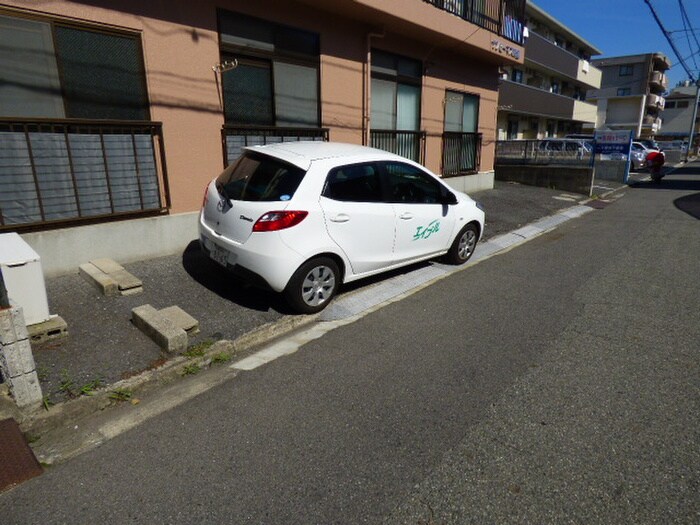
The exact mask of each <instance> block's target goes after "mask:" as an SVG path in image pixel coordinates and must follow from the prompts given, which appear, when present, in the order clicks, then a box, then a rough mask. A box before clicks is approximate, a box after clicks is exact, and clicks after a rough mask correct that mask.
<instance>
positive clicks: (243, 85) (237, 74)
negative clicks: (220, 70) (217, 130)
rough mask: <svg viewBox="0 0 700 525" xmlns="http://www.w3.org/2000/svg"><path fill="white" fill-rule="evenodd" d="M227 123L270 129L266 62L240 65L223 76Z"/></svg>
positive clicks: (270, 114) (240, 62) (268, 81)
mask: <svg viewBox="0 0 700 525" xmlns="http://www.w3.org/2000/svg"><path fill="white" fill-rule="evenodd" d="M222 78H223V85H224V112H225V115H226V122H234V123H236V124H251V125H258V126H271V125H273V124H274V117H273V113H272V73H271V71H270V63H269V62H265V61H262V60H261V61H239V63H238V67H237V68H235V69H231V70H229V71H226V72H225V73H224V74H223V75H222Z"/></svg>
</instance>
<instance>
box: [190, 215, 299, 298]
mask: <svg viewBox="0 0 700 525" xmlns="http://www.w3.org/2000/svg"><path fill="white" fill-rule="evenodd" d="M199 244H200V246H201V247H202V250H203V251H204V252H205V253H207V254H208V255H210V257H211V250H212V245H214V244H215V245H217V246H218V247H220V248H223V249H224V250H226V252H227V260H226V268H227V269H228V270H230V271H231V272H233V273H234V274H235V275H238V276H240V277H242V278H243V279H245V280H246V281H248V282H251V283H252V284H255V285H256V286H260V287H264V288H269V289H271V290H273V291H275V292H281V291H283V290H284V289H285V287H286V286H287V283H288V282H289V279H290V278H291V277H292V274H293V273H294V271H295V270H296V269H297V268H298V267H299V266H300V265H301V264H302V263H303V262H304V261H303V259H302V257H301V256H300V255H298V256H297V255H296V254H295V253H294V252H293V251H292V250H289V249H288V248H287V247H286V246H284V244H283V242H282V240H281V239H280V237H279V233H277V232H265V233H254V234H252V235H251V236H250V237H249V238H248V240H246V242H245V243H236V242H232V241H230V240H229V239H226V238H225V237H222V236H221V235H219V234H217V233H216V232H215V231H214V230H212V229H211V228H210V227H209V226H207V225H206V224H205V223H204V222H203V220H202V216H201V214H200V217H199ZM217 262H219V263H220V261H217ZM222 266H223V265H222Z"/></svg>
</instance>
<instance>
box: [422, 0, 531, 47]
mask: <svg viewBox="0 0 700 525" xmlns="http://www.w3.org/2000/svg"><path fill="white" fill-rule="evenodd" d="M424 1H425V2H428V3H429V4H432V5H434V6H435V7H437V8H438V9H442V10H443V11H447V12H448V13H452V14H453V15H457V16H458V17H460V18H462V19H464V20H466V21H467V22H471V23H472V24H475V25H477V26H479V27H483V28H484V29H486V30H487V31H490V32H492V33H495V34H497V35H500V36H502V37H503V38H506V39H508V40H510V41H511V42H515V43H516V44H520V45H522V44H523V27H524V26H525V23H524V21H525V3H526V0H424Z"/></svg>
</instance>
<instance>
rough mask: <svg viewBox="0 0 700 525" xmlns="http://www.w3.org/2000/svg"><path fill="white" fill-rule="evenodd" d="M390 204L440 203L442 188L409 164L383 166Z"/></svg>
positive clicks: (397, 163) (396, 163)
mask: <svg viewBox="0 0 700 525" xmlns="http://www.w3.org/2000/svg"><path fill="white" fill-rule="evenodd" d="M384 169H385V172H386V177H387V186H388V196H389V200H390V202H403V203H414V204H433V203H439V202H440V195H441V193H442V186H441V185H440V183H439V182H437V181H436V180H435V179H433V178H432V177H431V176H430V175H428V174H427V173H425V172H423V171H422V170H420V169H418V168H416V167H415V166H411V165H409V164H402V163H400V162H387V163H386V164H385V165H384Z"/></svg>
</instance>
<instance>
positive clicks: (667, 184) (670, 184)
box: [630, 171, 700, 191]
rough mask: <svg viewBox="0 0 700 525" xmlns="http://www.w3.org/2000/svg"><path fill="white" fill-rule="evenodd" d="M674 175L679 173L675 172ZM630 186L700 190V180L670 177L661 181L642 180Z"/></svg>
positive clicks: (651, 188)
mask: <svg viewBox="0 0 700 525" xmlns="http://www.w3.org/2000/svg"><path fill="white" fill-rule="evenodd" d="M673 175H678V172H677V171H676V172H674V173H673ZM630 188H640V189H648V190H681V191H700V180H697V179H696V180H687V179H676V178H673V179H668V178H663V179H661V182H652V181H641V182H635V183H634V184H630Z"/></svg>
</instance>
